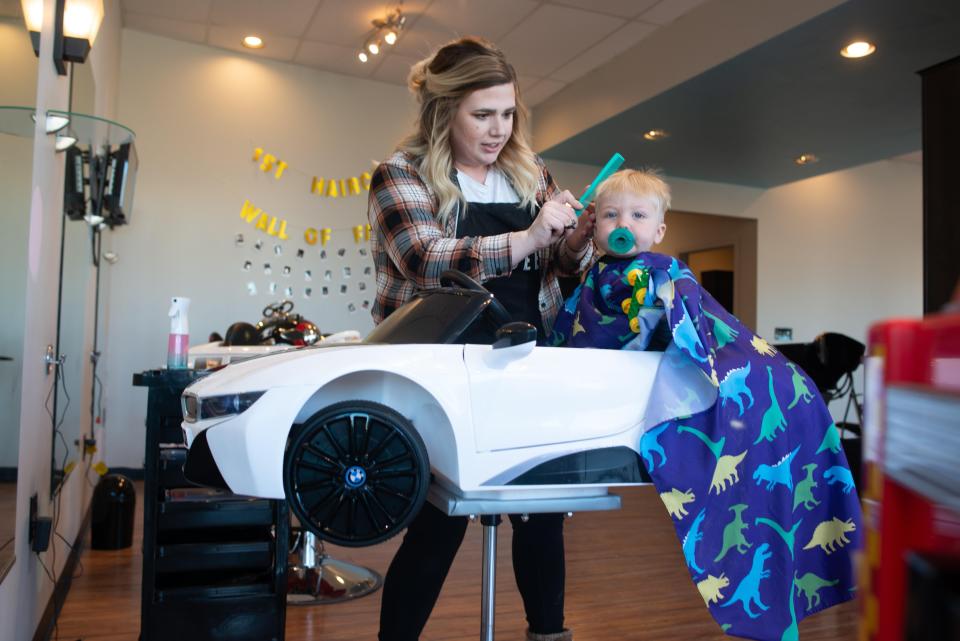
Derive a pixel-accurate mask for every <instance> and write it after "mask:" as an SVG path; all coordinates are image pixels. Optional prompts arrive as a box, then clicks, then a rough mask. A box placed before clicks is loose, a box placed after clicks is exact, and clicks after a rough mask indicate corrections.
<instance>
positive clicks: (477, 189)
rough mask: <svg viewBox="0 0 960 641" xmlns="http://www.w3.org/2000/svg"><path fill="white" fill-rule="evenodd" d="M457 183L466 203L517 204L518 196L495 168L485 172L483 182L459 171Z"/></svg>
mask: <svg viewBox="0 0 960 641" xmlns="http://www.w3.org/2000/svg"><path fill="white" fill-rule="evenodd" d="M457 181H458V182H459V183H460V191H462V192H463V197H464V199H466V201H467V202H468V203H518V202H520V196H518V195H517V192H515V191H514V190H513V187H512V186H511V185H510V182H509V181H508V180H507V177H506V176H505V175H504V174H503V172H502V171H500V170H499V169H497V168H496V167H490V169H488V170H487V179H486V180H485V181H484V182H480V181H478V180H474V179H473V178H471V177H470V176H468V175H467V174H465V173H463V172H462V171H460V170H459V169H458V170H457Z"/></svg>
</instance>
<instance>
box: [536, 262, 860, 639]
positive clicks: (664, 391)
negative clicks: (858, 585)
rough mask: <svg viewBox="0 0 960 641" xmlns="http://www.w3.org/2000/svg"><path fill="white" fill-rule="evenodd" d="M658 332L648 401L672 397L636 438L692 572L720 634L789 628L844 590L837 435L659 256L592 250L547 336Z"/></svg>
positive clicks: (635, 343) (616, 339)
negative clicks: (661, 349)
mask: <svg viewBox="0 0 960 641" xmlns="http://www.w3.org/2000/svg"><path fill="white" fill-rule="evenodd" d="M664 334H665V335H666V336H667V338H668V339H670V338H672V340H671V341H669V345H668V346H667V347H666V353H665V355H664V359H663V361H662V362H661V365H660V369H659V370H658V372H657V383H655V388H654V393H653V395H652V396H651V401H650V402H651V403H657V404H660V405H662V404H663V403H662V399H663V398H665V397H666V396H669V395H671V394H672V398H673V399H683V401H682V402H680V403H679V406H677V405H676V404H675V406H674V407H671V408H668V409H669V411H664V410H662V409H660V410H654V411H657V412H658V415H659V416H660V417H669V420H663V419H662V418H658V419H657V420H658V421H662V422H659V423H658V424H655V425H650V424H649V423H648V425H649V429H647V431H646V432H645V433H644V436H643V437H642V439H641V443H640V448H639V449H640V451H641V454H642V457H643V459H644V462H645V464H646V467H647V469H648V471H649V473H650V476H651V478H652V479H653V482H654V484H655V485H656V487H657V490H658V491H659V492H660V496H661V498H662V499H663V502H664V504H665V505H666V507H667V510H668V511H669V513H670V516H671V518H672V519H673V522H674V526H675V528H676V531H677V536H678V537H679V539H680V541H681V546H682V549H683V556H684V559H685V561H686V565H687V568H688V569H689V571H690V575H691V577H692V578H693V580H694V582H695V583H696V585H697V588H698V589H699V591H700V594H701V595H702V596H703V599H704V602H705V603H706V605H707V607H708V608H709V609H710V613H711V614H712V615H713V617H714V618H715V619H716V620H717V622H718V623H719V624H720V625H721V627H722V628H723V629H724V630H725V631H726V632H727V633H728V634H730V635H735V636H741V637H747V638H752V639H761V640H764V641H766V640H769V641H789V640H793V639H798V638H799V634H798V631H797V622H798V621H800V620H801V619H803V618H804V617H805V616H807V615H810V614H813V613H814V612H817V611H819V610H822V609H824V608H828V607H830V606H832V605H836V604H838V603H841V602H843V601H846V600H848V599H850V598H851V597H852V596H853V593H854V590H855V580H854V574H853V568H852V563H851V553H852V551H853V550H854V549H856V548H857V547H858V545H859V533H860V531H861V516H860V504H859V501H858V498H857V493H856V490H855V488H854V484H853V478H852V476H851V474H850V469H849V467H848V466H847V462H846V458H845V456H844V454H843V451H842V449H841V446H840V435H839V432H838V430H837V428H836V426H835V425H834V423H833V420H832V419H831V417H830V413H829V412H828V410H827V408H826V405H825V404H824V402H823V399H822V398H821V397H820V395H819V393H818V392H817V390H816V387H815V386H814V384H813V382H812V381H811V380H810V379H809V378H808V377H807V376H806V375H805V374H804V373H803V371H802V370H801V369H800V368H798V367H797V366H795V365H794V364H793V363H791V362H789V361H788V360H787V359H786V358H785V357H784V356H782V355H781V354H780V353H779V352H778V351H777V350H776V349H775V348H773V347H772V346H770V345H769V344H767V342H766V341H765V340H763V339H762V338H760V337H759V336H756V335H755V334H754V333H753V332H752V331H750V330H749V329H748V328H747V327H746V326H744V325H743V324H742V323H741V322H740V321H738V320H737V319H736V318H735V317H734V316H732V315H731V314H729V313H728V312H727V311H726V310H724V309H723V307H721V306H720V304H719V303H717V302H716V301H715V300H714V299H713V297H712V296H710V294H708V293H707V292H706V291H705V290H703V289H702V288H701V287H700V285H699V284H698V283H697V282H696V280H695V279H694V277H693V274H692V272H691V271H690V270H689V269H688V268H687V267H686V266H685V265H683V264H682V263H681V262H679V261H677V260H676V259H674V258H671V257H669V256H663V255H661V254H654V253H643V254H640V255H638V256H637V257H635V258H633V259H622V260H609V259H602V260H601V262H599V263H597V264H596V265H595V266H594V267H593V268H592V269H591V270H590V271H589V272H588V273H587V275H586V277H585V279H584V281H583V283H582V284H581V285H580V287H579V288H578V289H577V290H576V291H575V292H574V294H573V295H572V296H571V297H570V299H569V300H568V301H567V303H566V305H565V307H564V310H563V311H562V312H561V314H560V316H559V317H558V318H557V321H556V323H555V325H554V330H553V334H552V336H551V338H550V340H549V344H552V345H567V346H572V347H600V348H608V349H640V350H643V349H647V348H648V345H649V344H650V342H651V340H656V337H657V336H658V335H664ZM691 363H693V364H695V365H696V368H695V369H694V368H691V367H690V364H691ZM691 372H693V373H692V374H691ZM696 378H699V379H700V380H694V379H696ZM705 381H707V383H706V384H705ZM658 387H659V390H660V391H658V389H657V388H658ZM648 409H651V408H649V407H648ZM647 418H648V419H649V416H648V417H647Z"/></svg>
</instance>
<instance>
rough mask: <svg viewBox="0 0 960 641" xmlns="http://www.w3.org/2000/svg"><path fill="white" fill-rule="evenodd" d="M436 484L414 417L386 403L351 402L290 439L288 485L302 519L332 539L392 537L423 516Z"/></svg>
mask: <svg viewBox="0 0 960 641" xmlns="http://www.w3.org/2000/svg"><path fill="white" fill-rule="evenodd" d="M429 485H430V464H429V461H428V458H427V448H426V446H424V444H423V440H422V439H421V438H420V435H419V434H417V432H416V430H415V429H414V427H413V424H412V423H411V422H410V421H408V420H407V419H406V418H404V417H403V416H401V415H400V414H398V413H397V412H396V411H394V410H392V409H390V408H389V407H387V406H385V405H381V404H380V403H374V402H371V401H344V402H340V403H336V404H334V405H331V406H329V407H327V408H325V409H323V410H321V411H319V412H317V413H316V414H314V415H313V416H311V417H310V419H308V420H307V421H306V422H305V423H304V424H303V425H302V426H301V427H300V429H299V430H298V431H297V433H296V434H295V435H293V436H292V437H291V439H290V441H289V442H288V443H287V449H286V453H285V455H284V462H283V486H284V491H285V492H286V496H287V502H288V503H289V504H290V509H291V510H293V513H294V514H295V515H296V516H297V519H299V520H300V524H301V525H302V526H303V527H304V528H306V529H307V530H309V531H311V532H313V533H314V534H316V535H317V536H318V537H320V538H321V539H323V540H325V541H329V542H331V543H334V544H336V545H344V546H349V547H361V546H366V545H374V544H376V543H380V542H381V541H385V540H387V539H389V538H390V537H392V536H393V535H395V534H397V533H398V532H400V531H401V530H403V529H404V528H405V527H407V525H408V524H409V523H410V521H411V520H413V517H414V516H416V515H417V512H419V511H420V508H421V507H422V506H423V501H424V500H425V499H426V496H427V488H428V487H429Z"/></svg>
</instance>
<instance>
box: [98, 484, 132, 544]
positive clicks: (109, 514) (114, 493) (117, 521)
mask: <svg viewBox="0 0 960 641" xmlns="http://www.w3.org/2000/svg"><path fill="white" fill-rule="evenodd" d="M136 506H137V492H136V490H135V489H134V487H133V481H131V480H130V479H129V478H127V477H126V476H123V475H122V474H107V475H106V476H104V477H103V478H101V479H100V482H99V483H97V487H96V489H94V491H93V507H92V510H93V514H92V515H91V536H90V547H91V548H93V549H94V550H119V549H120V548H128V547H130V546H131V545H132V544H133V513H134V510H135V508H136Z"/></svg>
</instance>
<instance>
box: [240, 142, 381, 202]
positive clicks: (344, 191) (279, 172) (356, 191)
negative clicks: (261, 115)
mask: <svg viewBox="0 0 960 641" xmlns="http://www.w3.org/2000/svg"><path fill="white" fill-rule="evenodd" d="M253 162H256V163H260V171H262V172H264V173H270V172H273V177H274V178H275V179H277V180H280V177H281V176H283V172H284V170H285V169H287V168H289V167H290V165H288V164H287V163H286V162H284V161H283V160H280V159H279V158H278V157H277V156H275V155H273V154H270V153H267V152H265V151H264V150H263V147H257V148H256V149H254V150H253ZM291 171H293V172H295V173H298V174H301V175H303V176H306V175H307V174H304V173H303V172H301V171H299V170H297V169H291ZM368 191H370V172H368V171H365V172H363V173H362V174H360V175H359V176H349V177H347V178H323V177H318V176H312V177H311V179H310V193H311V194H316V195H318V196H320V197H321V198H341V197H343V198H346V197H347V196H360V195H363V194H364V193H365V192H368Z"/></svg>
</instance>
